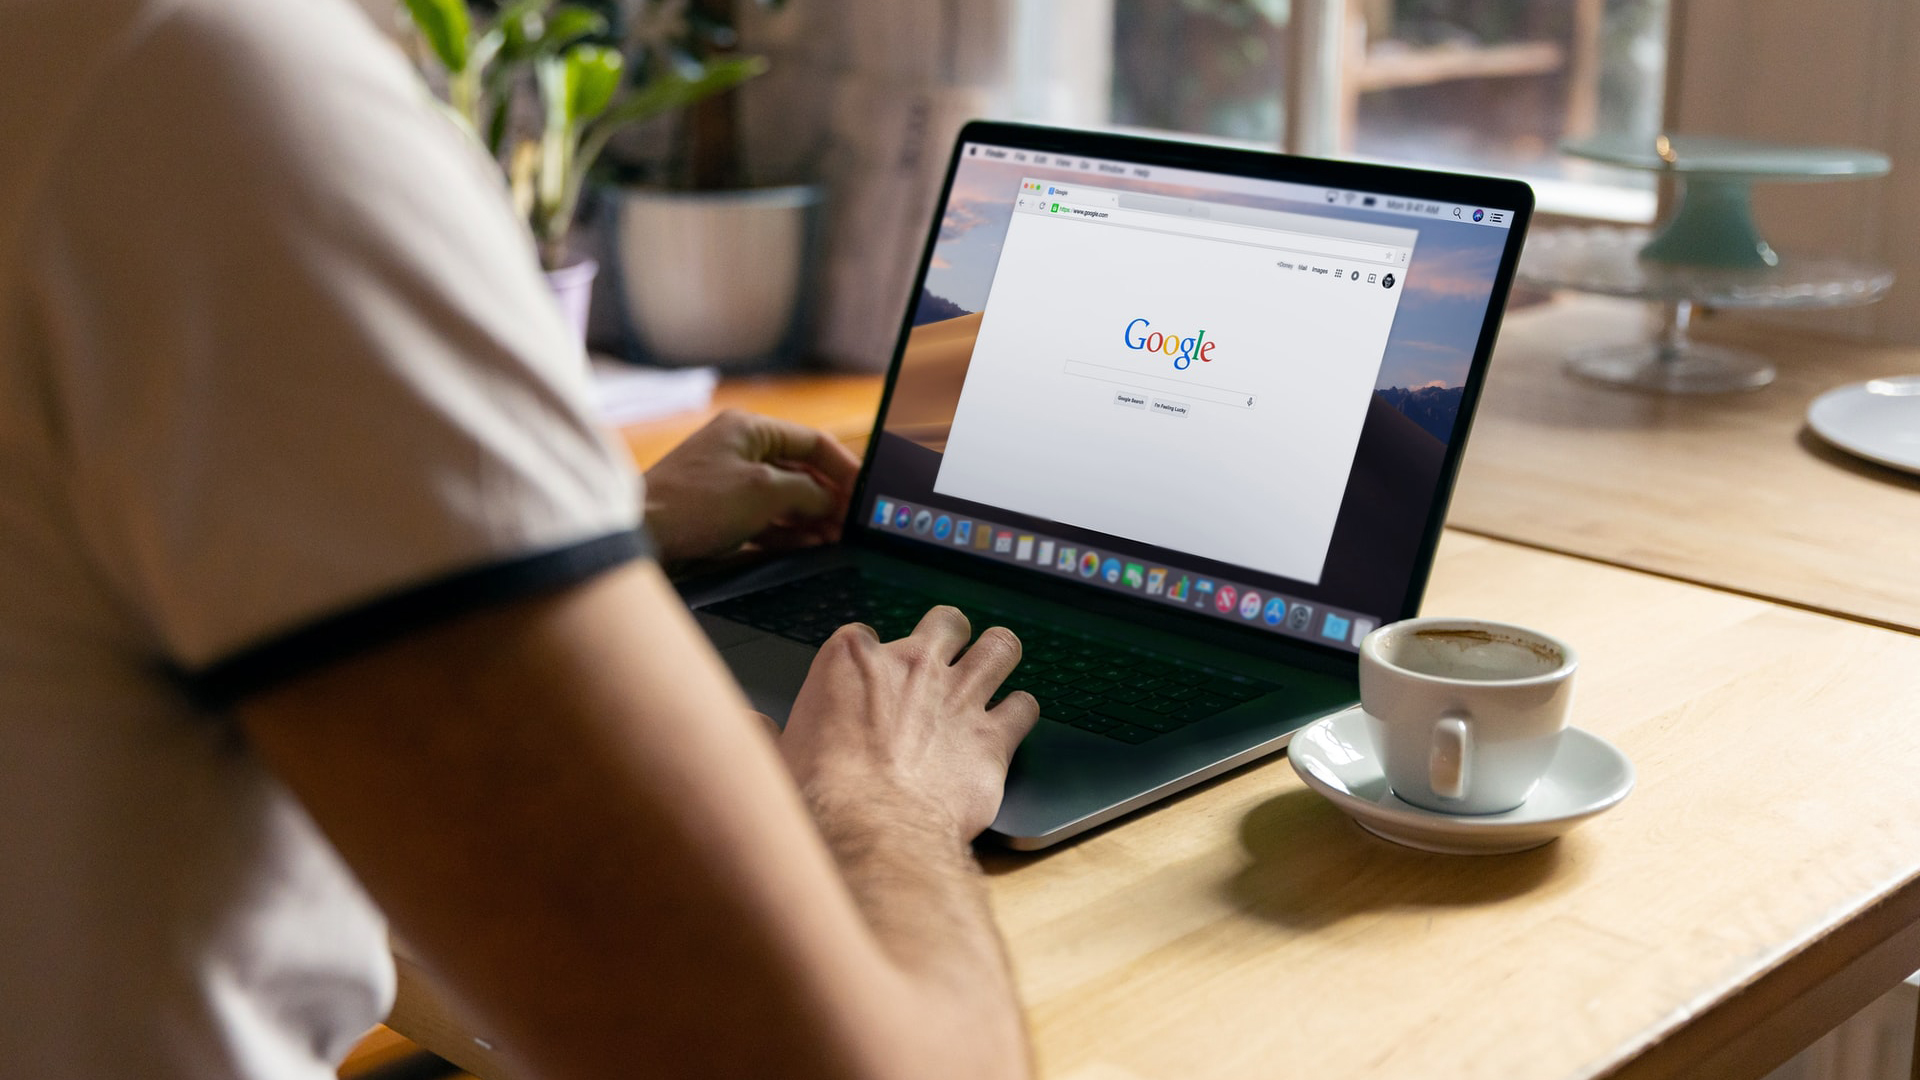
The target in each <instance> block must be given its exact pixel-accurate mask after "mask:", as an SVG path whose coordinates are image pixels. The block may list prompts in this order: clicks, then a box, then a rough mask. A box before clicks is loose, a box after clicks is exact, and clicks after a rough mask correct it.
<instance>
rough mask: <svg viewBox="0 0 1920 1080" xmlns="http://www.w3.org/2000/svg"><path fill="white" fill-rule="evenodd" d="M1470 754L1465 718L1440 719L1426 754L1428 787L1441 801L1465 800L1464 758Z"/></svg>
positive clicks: (1471, 744) (1465, 765) (1471, 735)
mask: <svg viewBox="0 0 1920 1080" xmlns="http://www.w3.org/2000/svg"><path fill="white" fill-rule="evenodd" d="M1472 751H1473V732H1472V730H1471V729H1469V728H1468V727H1467V722H1466V720H1465V719H1464V718H1462V717H1458V716H1446V717H1442V718H1441V719H1440V721H1439V722H1438V723H1436V724H1434V725H1433V742H1432V744H1431V745H1430V747H1429V748H1428V751H1427V786H1428V787H1431V788H1432V789H1433V793H1434V794H1435V795H1438V796H1439V797H1440V798H1442V799H1464V798H1466V797H1467V756H1468V755H1469V754H1470V753H1472Z"/></svg>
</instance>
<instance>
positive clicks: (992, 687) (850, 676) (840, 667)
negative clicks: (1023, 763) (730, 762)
mask: <svg viewBox="0 0 1920 1080" xmlns="http://www.w3.org/2000/svg"><path fill="white" fill-rule="evenodd" d="M971 635H972V628H971V627H970V626H969V625H968V624H967V618H966V616H965V615H962V614H961V613H960V612H959V611H958V610H956V609H954V608H951V607H937V608H934V609H933V610H932V611H929V612H927V614H926V616H925V617H924V618H922V619H921V620H920V625H919V626H918V627H917V628H915V629H914V631H913V633H912V634H911V635H910V636H908V637H905V638H902V639H900V640H899V641H894V642H889V643H886V644H882V643H881V641H880V639H879V638H878V637H877V636H876V635H875V634H874V632H873V630H872V629H871V628H869V627H867V626H863V625H860V624H858V623H855V624H853V625H851V626H843V627H841V628H840V630H839V632H838V633H836V634H834V635H833V637H831V638H829V639H827V643H826V644H825V645H824V646H822V647H821V649H820V652H819V654H818V655H817V656H816V657H815V658H814V661H813V669H812V670H811V671H810V672H809V673H808V675H807V681H806V684H805V685H804V686H802V687H801V688H800V696H799V698H798V699H797V700H796V701H795V702H794V705H793V711H792V713H791V714H790V716H789V718H788V720H787V729H786V732H785V733H784V734H783V735H782V736H781V738H780V752H781V754H782V755H783V756H784V757H785V758H786V760H787V766H788V768H789V769H790V770H791V771H792V772H793V775H794V779H795V780H796V781H797V782H798V783H799V785H800V789H801V791H802V792H804V793H805V794H806V795H807V797H808V800H809V801H810V802H812V803H813V804H814V806H815V808H816V813H820V812H821V811H822V810H823V809H827V808H828V807H833V806H837V805H846V804H848V803H865V804H868V805H874V804H883V805H886V806H888V808H889V810H890V811H892V810H895V809H897V808H903V807H904V808H907V809H908V810H909V811H910V812H916V813H919V814H921V815H924V818H925V820H924V821H922V822H920V823H919V824H921V825H923V826H926V827H932V828H935V829H938V830H939V831H940V832H941V833H942V834H944V835H947V836H950V837H952V838H955V839H958V840H960V841H962V842H964V841H967V840H971V839H973V838H974V837H975V836H978V835H979V834H980V833H981V832H982V831H983V830H985V829H986V827H987V826H988V825H990V824H992V823H993V817H994V815H995V814H996V813H998V812H999V809H1000V796H1001V791H1002V788H1003V787H1004V785H1005V783H1006V778H1007V763H1008V762H1009V761H1010V760H1012V758H1013V751H1014V748H1015V747H1016V746H1019V745H1020V740H1021V739H1023V738H1025V737H1026V734H1027V732H1028V731H1029V730H1031V729H1032V728H1033V725H1034V722H1035V721H1036V720H1038V719H1039V716H1040V706H1039V703H1038V702H1036V701H1034V699H1033V695H1031V694H1028V693H1026V692H1025V691H1016V692H1014V693H1012V694H1009V695H1007V697H1006V699H1005V700H1003V701H1001V702H1000V704H998V705H996V706H994V707H993V708H991V709H989V708H987V702H988V699H990V698H991V697H992V696H993V694H994V692H995V691H996V690H998V689H999V688H1000V684H1001V683H1002V682H1004V681H1006V678H1007V676H1008V675H1009V674H1010V673H1011V672H1012V671H1013V668H1014V665H1016V664H1018V663H1019V662H1020V639H1018V638H1016V637H1014V636H1013V634H1012V633H1011V632H1010V631H1008V630H1006V629H1005V628H1003V627H993V628H991V629H988V630H987V631H985V632H984V633H982V634H981V635H980V640H978V641H976V642H974V643H973V647H972V648H968V647H967V639H968V638H969V637H970V636H971ZM963 650H964V652H963ZM829 812H830V811H829ZM823 824H825V823H824V822H823Z"/></svg>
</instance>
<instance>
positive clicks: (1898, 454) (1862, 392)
mask: <svg viewBox="0 0 1920 1080" xmlns="http://www.w3.org/2000/svg"><path fill="white" fill-rule="evenodd" d="M1807 426H1808V427H1810V428H1812V429H1813V433H1814V434H1816V435H1818V436H1820V437H1821V438H1822V439H1825V440H1826V441H1828V442H1830V443H1832V444H1833V445H1835V446H1837V447H1839V448H1840V449H1842V450H1845V451H1846V452H1847V453H1849V454H1857V455H1859V456H1860V457H1863V458H1866V459H1867V460H1868V461H1874V462H1878V463H1880V464H1882V465H1885V466H1887V467H1889V468H1894V469H1903V470H1905V471H1907V472H1910V473H1920V375H1899V376H1895V377H1893V378H1887V379H1869V380H1868V381H1866V382H1863V383H1854V384H1853V385H1851V386H1842V387H1840V388H1839V389H1838V390H1829V391H1827V392H1826V393H1824V394H1821V395H1820V396H1819V397H1817V398H1815V399H1814V401H1813V404H1812V405H1810V406H1808V407H1807Z"/></svg>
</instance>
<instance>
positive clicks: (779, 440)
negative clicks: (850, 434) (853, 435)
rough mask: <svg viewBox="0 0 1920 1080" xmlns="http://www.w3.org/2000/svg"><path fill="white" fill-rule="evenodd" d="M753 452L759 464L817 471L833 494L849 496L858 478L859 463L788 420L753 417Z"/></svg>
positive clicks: (829, 439) (825, 437) (826, 438)
mask: <svg viewBox="0 0 1920 1080" xmlns="http://www.w3.org/2000/svg"><path fill="white" fill-rule="evenodd" d="M753 420H754V422H755V423H754V435H755V447H754V449H755V451H756V452H757V453H758V456H759V459H760V460H761V461H795V462H799V463H801V464H804V465H807V466H809V467H811V468H813V469H815V470H818V472H819V473H820V476H821V478H822V479H824V480H825V481H826V485H827V486H828V487H829V488H831V489H832V490H834V491H835V492H850V491H852V490H853V481H854V479H855V478H856V477H858V476H859V475H860V459H859V458H856V457H854V456H853V452H852V451H851V450H848V449H847V448H846V447H845V446H842V445H841V444H840V440H838V439H836V438H834V437H833V436H831V435H829V434H827V433H826V432H824V431H821V430H820V429H819V428H811V427H807V426H806V425H804V424H796V423H793V422H792V421H789V420H780V419H776V418H774V417H771V416H755V417H753Z"/></svg>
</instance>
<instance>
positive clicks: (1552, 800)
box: [1287, 705, 1633, 855]
mask: <svg viewBox="0 0 1920 1080" xmlns="http://www.w3.org/2000/svg"><path fill="white" fill-rule="evenodd" d="M1287 759H1288V760H1289V761H1292V762H1293V771H1294V772H1297V773H1299V774H1300V778H1301V779H1302V780H1305V781H1306V782H1307V786H1308V787H1310V788H1312V789H1313V790H1315V791H1317V792H1319V793H1320V794H1322V795H1325V796H1326V797H1327V799H1328V800H1329V801H1331V802H1332V803H1333V805H1335V806H1337V807H1339V808H1340V809H1341V810H1343V811H1345V812H1346V813H1347V815H1348V816H1350V817H1352V818H1353V820H1354V821H1356V822H1358V823H1359V824H1360V827H1361V828H1363V829H1365V830H1367V831H1368V832H1370V833H1373V834H1374V835H1375V836H1379V837H1381V838H1383V839H1386V840H1391V841H1393V842H1394V843H1396V844H1405V845H1406V846H1408V847H1413V848H1419V849H1420V850H1422V851H1436V852H1439V853H1441V854H1443V855H1504V854H1507V853H1509V852H1514V851H1526V850H1527V849H1528V848H1536V847H1539V846H1540V845H1542V844H1544V843H1546V842H1547V841H1549V840H1552V839H1554V838H1556V837H1558V836H1560V835H1561V834H1562V833H1565V832H1566V831H1567V830H1569V829H1571V828H1573V827H1574V826H1575V825H1578V824H1580V823H1581V822H1582V821H1585V820H1587V819H1588V818H1590V817H1593V816H1594V815H1595V814H1598V813H1600V812H1601V811H1603V810H1606V809H1608V808H1609V807H1611V806H1613V805H1614V804H1615V803H1617V802H1619V801H1620V800H1621V799H1624V798H1626V797H1627V793H1628V792H1630V791H1632V790H1633V763H1632V762H1630V761H1628V760H1627V756H1626V755H1625V754H1622V753H1621V752H1620V751H1619V750H1617V749H1615V748H1614V746H1613V744H1612V743H1610V742H1608V741H1607V740H1605V739H1602V738H1601V737H1600V736H1598V735H1594V734H1591V733H1590V732H1585V731H1581V730H1580V729H1579V728H1568V729H1567V731H1566V734H1565V735H1563V736H1561V739H1560V751H1559V752H1558V753H1557V754H1555V755H1554V758H1553V764H1552V765H1549V766H1548V767H1547V775H1545V776H1543V777H1541V778H1540V786H1539V787H1537V788H1535V789H1534V791H1533V794H1532V795H1531V796H1530V797H1529V798H1528V799H1527V801H1526V802H1524V803H1522V804H1521V805H1520V806H1519V807H1517V808H1515V809H1512V810H1508V811H1507V812H1505V813H1503V814H1443V813H1440V812H1438V811H1434V810H1423V809H1421V808H1420V807H1418V806H1414V805H1411V804H1409V803H1404V802H1401V801H1400V800H1399V799H1398V798H1396V797H1395V796H1394V794H1393V790H1392V789H1391V788H1389V787H1388V786H1387V778H1386V776H1385V775H1384V774H1383V773H1382V772H1381V771H1380V762H1379V761H1378V759H1376V758H1375V757H1374V756H1373V739H1372V737H1371V736H1370V735H1369V734H1368V732H1367V717H1366V714H1365V713H1364V712H1362V711H1361V709H1360V707H1359V706H1358V705H1356V706H1354V707H1353V708H1351V709H1348V710H1346V711H1345V712H1338V713H1335V714H1333V715H1332V716H1329V717H1326V718H1325V719H1322V720H1317V721H1315V722H1314V723H1312V724H1309V725H1307V726H1306V727H1304V728H1302V729H1301V730H1300V731H1299V732H1297V733H1295V735H1294V736H1293V741H1292V743H1291V744H1289V745H1288V747H1287Z"/></svg>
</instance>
